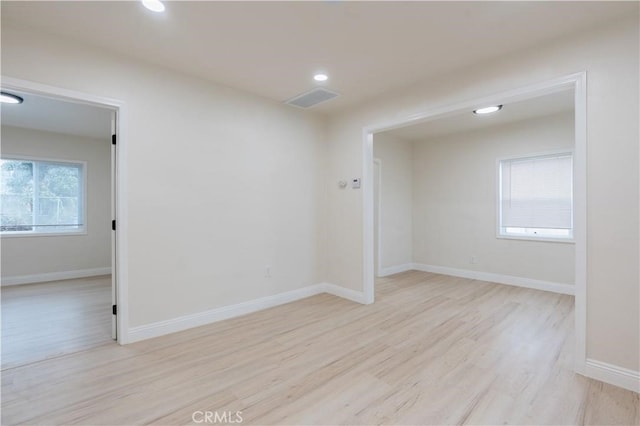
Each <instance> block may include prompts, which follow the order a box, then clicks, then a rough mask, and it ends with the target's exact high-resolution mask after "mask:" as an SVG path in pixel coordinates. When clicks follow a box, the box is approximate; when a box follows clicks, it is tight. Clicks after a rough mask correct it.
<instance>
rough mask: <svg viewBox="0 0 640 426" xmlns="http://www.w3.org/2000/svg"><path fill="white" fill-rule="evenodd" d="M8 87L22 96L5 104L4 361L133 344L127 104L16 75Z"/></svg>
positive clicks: (4, 83)
mask: <svg viewBox="0 0 640 426" xmlns="http://www.w3.org/2000/svg"><path fill="white" fill-rule="evenodd" d="M2 90H3V92H9V93H11V94H14V95H17V96H19V97H20V98H22V100H23V101H22V103H21V104H19V105H6V106H5V105H3V108H2V133H3V135H2V136H3V149H2V173H3V187H2V197H3V207H2V235H1V238H2V263H3V271H2V290H3V291H2V313H3V315H2V316H3V318H2V320H3V321H2V324H3V333H2V340H3V342H2V343H3V345H2V348H3V357H2V360H3V365H2V368H3V369H4V368H11V367H13V366H16V365H23V364H26V363H29V362H34V361H38V360H41V359H46V358H50V357H53V356H59V355H61V354H66V353H72V352H77V351H79V350H84V349H88V348H90V347H95V346H98V345H100V344H105V343H109V342H113V341H114V340H115V341H117V342H119V343H126V340H127V339H126V338H127V336H126V327H125V324H126V315H122V314H123V313H125V314H126V306H127V303H126V302H127V300H126V299H127V298H126V274H124V273H123V272H124V271H122V270H121V268H122V266H123V265H122V259H123V257H124V254H125V253H123V252H122V249H123V248H124V247H125V246H124V244H123V243H124V242H123V241H121V237H122V234H123V233H122V232H118V229H117V228H118V227H119V226H118V225H121V223H118V222H122V220H119V221H118V222H116V219H121V218H124V217H125V215H123V214H122V212H123V209H124V207H125V206H124V205H121V201H122V200H123V199H124V197H123V188H122V180H123V179H122V172H123V171H124V170H123V169H124V167H123V157H122V152H121V151H122V150H121V145H122V144H121V140H122V137H121V133H122V123H121V121H122V107H123V104H122V103H121V102H119V101H115V100H112V99H106V98H100V97H95V96H93V95H88V94H83V93H79V92H72V91H68V90H66V89H60V88H55V87H51V86H45V85H40V84H38V83H32V82H28V81H23V80H17V79H10V78H3V81H2ZM120 228H121V227H120ZM123 278H124V279H123ZM118 308H119V309H118ZM118 311H119V312H118Z"/></svg>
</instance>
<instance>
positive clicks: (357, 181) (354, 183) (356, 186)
mask: <svg viewBox="0 0 640 426" xmlns="http://www.w3.org/2000/svg"><path fill="white" fill-rule="evenodd" d="M351 188H353V189H360V178H353V179H351Z"/></svg>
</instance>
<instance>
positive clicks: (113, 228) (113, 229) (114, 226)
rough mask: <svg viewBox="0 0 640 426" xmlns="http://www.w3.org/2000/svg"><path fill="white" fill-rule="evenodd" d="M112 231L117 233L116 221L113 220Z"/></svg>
mask: <svg viewBox="0 0 640 426" xmlns="http://www.w3.org/2000/svg"><path fill="white" fill-rule="evenodd" d="M111 230H112V231H115V230H116V221H115V220H112V221H111Z"/></svg>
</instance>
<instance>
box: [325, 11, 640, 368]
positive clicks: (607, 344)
mask: <svg viewBox="0 0 640 426" xmlns="http://www.w3.org/2000/svg"><path fill="white" fill-rule="evenodd" d="M638 40H639V33H638V21H637V17H630V18H629V19H627V20H622V21H619V22H615V23H614V24H613V25H610V26H607V27H605V28H600V29H591V30H589V31H588V32H585V33H582V34H576V35H573V36H572V37H570V38H565V39H563V40H556V41H555V42H554V43H553V44H551V45H547V46H537V47H535V48H532V49H530V50H525V51H520V52H517V53H514V54H513V55H510V56H507V57H503V58H501V59H496V60H493V61H491V62H488V63H484V64H478V65H477V66H475V67H469V68H465V69H463V70H459V71H458V72H451V73H448V74H447V75H446V76H442V77H441V78H432V79H429V80H428V81H425V82H423V83H420V84H417V85H415V86H413V87H411V88H409V89H407V90H406V91H404V92H402V93H394V94H392V95H389V96H387V97H384V98H380V99H378V100H377V101H376V102H370V103H369V104H368V105H367V106H366V107H363V108H359V109H355V110H352V111H345V112H343V113H341V114H339V115H336V116H334V117H333V118H332V120H331V121H330V124H329V135H328V143H329V152H328V156H329V157H328V158H329V165H328V177H327V179H328V182H333V181H335V180H336V179H337V178H338V177H339V176H343V175H346V176H351V175H362V166H363V149H362V145H363V141H362V129H363V128H364V127H365V126H370V125H379V124H381V123H386V122H389V121H393V120H397V119H398V118H399V117H408V116H410V115H411V114H416V113H419V112H422V111H426V110H429V109H432V108H437V107H442V106H446V105H452V104H455V103H458V102H463V101H468V100H473V99H479V98H481V97H484V96H489V95H492V94H495V93H499V92H502V91H505V90H510V89H515V88H519V87H523V86H527V85H531V84H536V83H540V82H543V81H547V80H551V79H555V78H558V77H560V76H564V75H568V74H572V73H576V72H580V71H586V72H587V79H588V88H587V90H588V93H587V109H588V112H587V119H588V125H587V138H588V158H587V168H588V194H587V195H588V200H587V203H588V204H587V209H588V213H587V220H588V235H587V255H588V271H587V272H588V282H587V308H588V317H587V357H588V358H592V359H595V360H598V361H601V362H606V363H610V364H613V365H617V366H620V367H624V368H628V369H631V370H634V371H638V370H640V317H639V315H640V306H639V302H640V291H639V288H640V286H639V269H638V258H639V250H638V249H639V245H640V244H639V243H640V238H639V221H638V218H639V203H638V195H639V176H638V169H639V164H638V163H639V152H638V145H639V144H638V132H639V128H638V116H639V107H638V92H639V85H638V74H639V72H640V70H639V67H638V51H639V41H638ZM328 188H329V191H328V197H329V198H328V228H327V230H328V231H327V232H328V241H327V246H328V250H327V272H328V275H327V280H328V281H329V282H331V283H334V284H337V285H341V286H344V287H346V288H349V289H354V290H363V268H362V265H363V247H362V240H363V239H362V237H363V230H362V229H363V223H362V217H363V216H362V202H363V200H362V193H361V192H357V193H354V192H351V193H343V194H338V193H337V192H336V191H334V190H332V187H330V186H329V187H328Z"/></svg>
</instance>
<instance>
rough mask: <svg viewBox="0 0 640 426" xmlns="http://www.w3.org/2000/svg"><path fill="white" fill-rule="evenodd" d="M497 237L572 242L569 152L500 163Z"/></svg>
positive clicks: (571, 174)
mask: <svg viewBox="0 0 640 426" xmlns="http://www.w3.org/2000/svg"><path fill="white" fill-rule="evenodd" d="M498 176H499V178H498V181H499V190H498V197H499V201H498V235H499V236H502V237H513V238H524V239H554V240H571V239H573V195H572V194H573V158H572V154H571V153H570V152H563V153H557V154H548V155H540V156H535V157H526V158H512V159H506V160H501V161H500V162H499V166H498Z"/></svg>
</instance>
